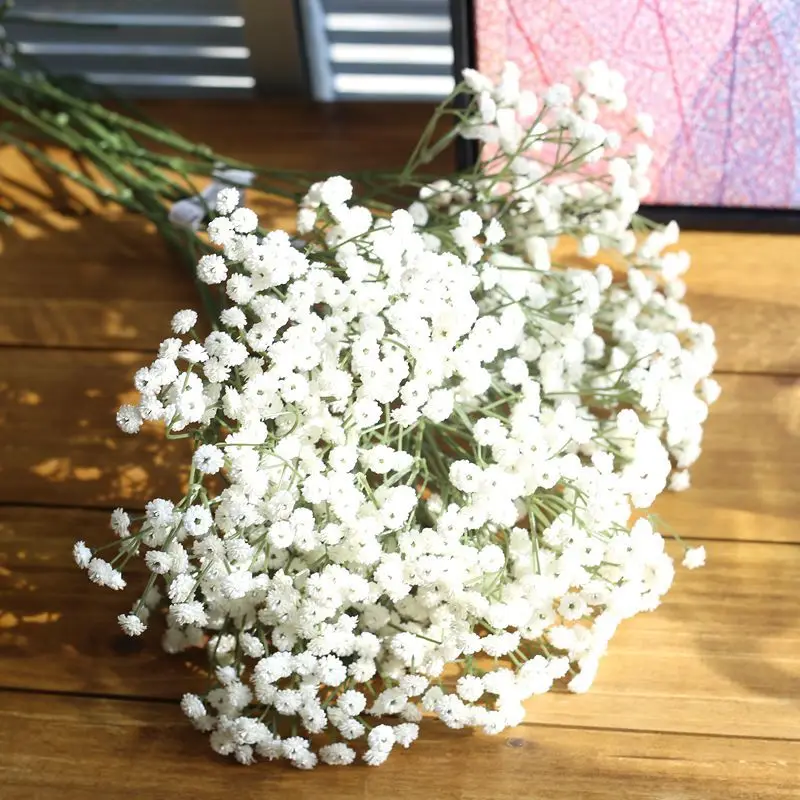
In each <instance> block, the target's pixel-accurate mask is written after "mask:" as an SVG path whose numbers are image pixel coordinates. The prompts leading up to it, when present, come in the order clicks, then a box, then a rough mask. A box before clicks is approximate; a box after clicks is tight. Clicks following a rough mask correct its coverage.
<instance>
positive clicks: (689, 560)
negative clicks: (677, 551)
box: [682, 545, 706, 569]
mask: <svg viewBox="0 0 800 800" xmlns="http://www.w3.org/2000/svg"><path fill="white" fill-rule="evenodd" d="M682 563H683V566H684V567H686V568H687V569H697V568H698V567H702V566H703V565H704V564H705V563H706V549H705V547H703V546H702V545H701V546H700V547H689V548H687V549H686V552H685V553H684V556H683V562H682Z"/></svg>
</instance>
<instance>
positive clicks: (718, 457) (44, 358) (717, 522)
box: [0, 347, 800, 541]
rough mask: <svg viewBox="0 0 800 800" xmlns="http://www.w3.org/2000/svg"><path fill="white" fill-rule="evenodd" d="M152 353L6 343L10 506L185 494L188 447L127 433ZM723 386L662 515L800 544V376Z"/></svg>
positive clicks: (716, 533)
mask: <svg viewBox="0 0 800 800" xmlns="http://www.w3.org/2000/svg"><path fill="white" fill-rule="evenodd" d="M150 360H151V357H150V356H149V355H148V354H143V353H131V352H125V351H98V352H92V351H81V350H78V351H64V350H51V349H48V350H42V349H25V348H12V347H8V348H0V430H2V431H3V439H2V441H0V453H2V454H3V458H2V459H0V476H2V480H1V481H0V502H2V501H6V502H24V503H40V504H43V505H78V506H101V507H109V506H111V507H113V506H116V505H124V506H130V507H140V506H142V505H143V504H144V502H145V501H146V500H148V499H150V498H152V497H154V496H158V495H161V494H165V495H167V496H170V495H174V493H175V492H176V491H177V489H178V486H179V476H180V474H181V469H182V466H183V463H184V462H183V460H182V458H181V454H182V453H185V452H186V451H185V449H184V448H181V446H180V443H174V442H166V441H164V439H163V437H162V435H161V430H160V428H158V427H157V426H155V425H148V426H145V428H144V429H143V430H142V432H141V433H140V434H139V435H137V436H127V435H125V434H123V433H121V432H120V431H119V430H118V429H117V427H116V425H115V423H114V412H115V410H116V408H117V407H118V405H119V404H120V403H122V402H128V401H129V400H131V399H133V398H134V397H135V392H133V391H132V375H133V373H134V372H135V370H136V369H137V368H138V367H139V366H141V365H142V364H144V363H149V361H150ZM720 382H721V383H722V387H723V394H722V397H721V399H720V400H719V401H718V403H717V404H716V405H715V406H714V407H713V408H712V410H711V414H710V417H709V421H708V425H707V431H706V436H705V445H704V454H703V456H702V457H701V459H700V461H699V462H698V464H697V465H696V467H695V470H694V473H693V476H694V477H693V481H694V487H693V489H692V490H691V491H690V492H687V493H685V494H682V495H679V496H676V495H671V496H666V497H663V498H661V499H660V500H659V502H658V504H657V505H656V510H657V511H658V512H659V513H661V514H662V515H663V516H664V517H665V518H666V519H667V520H669V521H670V523H671V524H672V525H673V526H674V527H676V528H677V529H678V530H679V531H680V533H681V534H682V535H684V534H685V535H686V536H689V537H695V538H698V537H705V538H717V537H720V538H725V539H731V538H733V539H751V540H755V541H800V528H798V526H797V525H796V524H795V521H796V519H798V517H800V496H798V493H797V479H796V475H797V473H798V470H800V379H795V378H790V377H782V376H761V375H722V376H720ZM721 464H724V465H725V469H721V468H720V465H721ZM712 520H713V523H714V524H712Z"/></svg>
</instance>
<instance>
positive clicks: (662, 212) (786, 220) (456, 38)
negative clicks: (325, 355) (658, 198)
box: [450, 0, 800, 233]
mask: <svg viewBox="0 0 800 800" xmlns="http://www.w3.org/2000/svg"><path fill="white" fill-rule="evenodd" d="M450 15H451V18H452V39H453V54H454V58H453V70H454V73H455V79H456V81H457V82H458V81H459V80H460V79H461V71H462V70H463V69H465V68H467V67H475V66H476V64H477V42H476V38H475V9H474V5H473V0H450ZM478 153H479V145H478V143H477V142H475V141H468V140H465V139H460V140H458V143H457V145H456V161H457V166H458V168H459V169H465V168H467V167H470V166H472V165H473V164H475V162H476V161H477V159H478ZM641 213H642V214H643V215H644V216H646V217H648V218H649V219H652V220H654V221H655V222H664V223H665V222H669V221H670V220H675V221H676V222H677V223H678V224H679V225H680V226H681V227H682V228H685V229H687V230H707V231H742V232H750V233H753V232H758V233H800V209H785V208H774V209H772V208H752V207H750V208H740V207H723V206H681V205H650V204H646V205H643V206H642V207H641Z"/></svg>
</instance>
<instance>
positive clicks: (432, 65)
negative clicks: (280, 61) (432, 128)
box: [300, 0, 453, 100]
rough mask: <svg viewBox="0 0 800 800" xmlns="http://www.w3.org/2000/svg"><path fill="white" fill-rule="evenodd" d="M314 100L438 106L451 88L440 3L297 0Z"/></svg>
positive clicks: (445, 8)
mask: <svg viewBox="0 0 800 800" xmlns="http://www.w3.org/2000/svg"><path fill="white" fill-rule="evenodd" d="M300 6H301V9H302V11H303V24H304V29H305V36H306V51H307V53H308V57H309V60H310V62H311V63H310V65H309V66H310V70H309V71H310V74H311V76H312V87H313V90H314V93H315V95H316V97H317V98H318V99H321V100H343V99H348V100H352V99H398V100H400V99H403V100H418V99H438V98H442V97H444V96H446V95H447V94H448V93H449V92H450V90H451V89H452V88H453V47H452V44H451V22H450V11H449V3H448V0H301V3H300Z"/></svg>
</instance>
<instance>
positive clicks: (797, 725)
mask: <svg viewBox="0 0 800 800" xmlns="http://www.w3.org/2000/svg"><path fill="white" fill-rule="evenodd" d="M148 110H149V111H150V112H151V113H152V114H153V115H155V116H157V117H158V118H160V119H163V120H164V121H166V122H167V123H169V124H172V125H174V126H175V127H176V128H178V129H179V130H181V131H183V132H185V133H186V134H187V135H188V136H190V137H191V138H197V135H198V134H197V132H198V131H202V132H203V136H206V137H207V139H208V143H209V144H211V145H212V146H213V147H215V148H217V149H218V150H219V151H221V152H225V153H229V154H231V155H233V156H237V157H240V158H244V159H248V160H253V161H257V162H260V163H264V164H271V165H273V166H275V167H276V168H286V169H295V168H297V169H305V170H313V169H320V170H325V171H337V170H347V169H358V168H371V167H382V168H392V167H396V166H398V165H400V164H401V163H402V162H403V161H404V159H405V157H406V155H407V153H408V151H409V149H410V147H411V146H412V144H413V141H414V139H415V138H416V135H417V133H418V132H419V130H420V127H421V125H422V123H423V121H424V120H425V118H426V117H427V115H428V111H429V107H426V106H422V105H416V106H414V105H409V106H402V107H398V106H388V105H379V104H365V105H351V106H340V105H335V106H329V107H312V106H306V105H302V104H296V103H279V104H269V105H258V104H224V103H203V102H188V103H174V102H170V103H161V104H159V103H153V104H149V108H148ZM52 154H53V157H54V158H56V159H59V160H65V159H66V160H69V158H70V157H69V156H68V155H66V154H65V153H63V152H60V151H58V150H54V151H52ZM442 163H444V162H442ZM253 202H254V204H255V205H256V207H257V208H258V209H259V211H261V212H262V213H263V214H265V215H266V218H267V219H268V220H269V221H270V224H280V225H284V226H285V225H287V224H290V223H291V220H290V217H289V216H287V209H286V207H285V206H281V205H276V204H274V203H272V202H266V201H264V200H263V199H262V198H259V197H255V198H253ZM0 206H2V207H3V208H6V209H7V208H14V210H15V211H16V212H17V214H18V218H17V222H16V225H15V227H14V228H13V229H11V230H2V231H0V280H2V285H3V291H2V292H0V436H2V438H0V797H1V798H2V800H30V799H31V798H36V799H37V800H38V799H39V798H41V799H42V800H51V798H59V800H84V798H86V797H91V796H96V797H97V798H102V800H105V798H109V799H110V800H114V798H132V799H133V798H136V799H137V800H138V798H141V797H149V796H153V797H161V796H169V797H176V798H183V797H186V798H189V797H191V798H193V800H195V798H197V799H198V800H202V798H206V797H207V798H215V799H216V798H218V797H221V796H225V795H227V794H229V793H230V792H231V789H232V788H235V793H236V795H237V797H241V798H243V800H248V798H251V797H252V798H255V797H259V798H260V797H263V796H266V795H267V794H269V793H277V796H279V797H280V796H289V795H291V796H295V797H298V798H306V797H308V798H311V797H314V798H316V797H319V796H323V797H325V796H327V797H331V798H334V800H339V799H340V798H359V799H361V798H366V797H369V798H373V797H374V798H382V797H386V796H392V795H396V796H399V797H413V798H419V800H423V799H424V800H429V798H437V799H438V798H443V799H444V800H455V798H467V799H468V800H487V798H491V800H495V798H497V799H498V800H506V798H508V799H509V800H510V798H514V799H515V800H516V798H520V797H522V798H529V797H530V798H537V800H538V798H539V797H547V798H548V800H583V798H589V799H590V800H591V799H592V798H596V799H597V800H600V799H601V798H602V799H603V800H606V799H607V800H633V799H634V798H635V799H636V800H756V799H758V800H789V798H795V797H797V796H798V791H800V753H798V748H800V627H799V626H798V622H797V609H798V604H797V599H796V597H797V589H796V587H797V586H798V585H799V584H800V547H798V543H800V534H798V525H797V521H798V520H799V519H800V492H798V486H800V484H798V480H797V477H796V476H797V474H798V472H799V471H800V378H798V377H796V376H798V375H800V313H799V312H800V266H799V265H800V238H798V237H789V236H756V235H751V234H732V233H731V234H714V233H695V232H692V233H687V234H685V235H684V237H683V241H682V244H683V246H684V247H685V248H686V249H688V250H690V252H691V253H692V255H693V267H692V270H691V271H690V273H689V275H688V284H689V295H688V300H689V302H690V304H691V306H692V309H693V313H694V315H695V317H696V318H698V319H704V320H706V321H708V322H711V323H712V324H713V325H715V327H716V328H717V333H718V346H719V351H720V361H719V367H720V369H721V370H723V371H727V372H730V373H739V374H723V375H721V376H720V382H721V383H722V386H723V395H722V398H721V399H720V400H719V402H718V404H717V405H716V406H715V407H713V408H712V411H711V415H710V417H709V421H708V426H707V433H706V441H705V452H704V454H703V456H702V458H701V460H700V462H699V463H698V464H697V465H696V467H695V469H694V470H693V484H694V486H693V488H692V490H691V491H689V492H686V493H683V494H680V495H667V496H665V497H663V498H661V499H660V500H659V501H658V504H657V507H656V510H657V511H658V512H659V513H660V514H661V515H662V516H663V517H664V518H665V519H666V520H667V521H668V522H670V523H671V524H672V525H673V526H674V527H675V528H676V529H677V530H678V531H679V532H680V533H681V534H683V535H685V536H687V537H688V538H691V539H693V540H697V541H704V542H705V544H706V546H707V549H708V566H707V567H706V568H705V569H703V570H700V571H697V572H691V573H689V572H685V571H681V570H679V574H678V577H677V579H676V584H675V587H674V588H673V591H672V592H671V593H670V594H669V595H668V596H667V599H666V601H665V603H664V604H663V605H662V607H661V608H659V609H658V610H657V611H656V612H655V613H652V614H646V615H641V616H640V617H638V618H635V619H633V620H630V621H627V622H626V623H623V625H622V626H621V628H620V630H619V632H618V634H617V636H616V637H615V638H614V640H613V641H612V643H611V647H610V650H609V654H608V656H607V657H606V659H605V660H604V661H603V664H602V665H601V669H600V673H599V675H598V678H597V681H596V683H595V685H594V687H593V689H592V691H591V692H590V693H588V694H586V695H580V696H578V695H570V694H567V693H553V694H550V695H547V696H544V697H540V698H536V699H535V700H533V701H532V702H531V703H530V704H529V706H528V717H527V723H526V724H525V725H523V726H521V727H520V728H519V729H516V730H514V731H510V732H507V733H506V734H504V735H503V736H501V737H496V738H489V737H485V736H481V735H470V734H466V733H463V732H452V731H447V730H444V729H443V728H441V727H440V726H434V725H432V724H428V723H425V726H426V731H424V736H423V741H422V742H420V743H419V744H418V745H416V746H415V747H414V748H413V749H412V751H411V752H409V753H398V754H396V756H395V757H393V759H391V760H390V761H389V763H388V764H387V765H386V766H385V767H383V768H381V769H380V770H371V769H368V768H362V769H352V770H346V771H339V770H332V769H324V770H322V771H319V772H317V773H314V774H306V773H302V774H301V773H297V772H295V771H293V770H291V769H289V768H286V767H283V766H278V765H274V764H272V765H270V764H263V765H260V766H258V767H255V768H253V769H244V768H241V767H237V766H235V765H231V764H229V763H227V762H225V761H223V760H222V759H219V758H217V757H216V756H214V755H213V754H211V752H210V751H209V750H208V745H207V741H206V739H205V737H204V736H203V735H201V734H197V733H195V732H193V731H192V730H191V729H190V728H189V726H188V724H187V723H186V722H185V721H184V720H183V718H182V717H181V716H180V713H179V711H178V709H177V707H176V705H175V703H174V699H175V698H177V697H178V696H179V695H180V694H181V693H183V692H184V691H187V690H191V689H200V688H202V686H203V684H204V681H205V677H204V674H203V671H202V664H203V657H202V653H199V652H198V653H196V654H193V655H192V654H190V655H188V656H186V655H184V656H178V657H175V656H167V655H166V654H164V653H163V652H161V651H160V649H159V648H158V641H157V640H158V630H157V629H156V626H153V627H154V629H153V630H152V631H149V632H148V633H147V634H146V635H145V636H144V637H143V638H142V639H140V640H131V639H128V638H127V637H123V636H122V635H121V634H120V633H118V632H117V629H116V626H115V622H114V618H115V616H116V615H117V614H118V613H120V612H122V611H126V610H127V609H128V608H129V606H130V603H131V602H132V600H133V598H134V595H135V589H136V586H137V584H139V585H141V583H142V581H143V580H144V574H143V572H142V570H141V567H139V568H137V569H135V570H134V572H133V574H132V575H131V578H130V582H131V587H130V589H129V591H127V592H123V593H114V592H111V591H109V590H104V589H100V588H99V587H95V586H93V585H91V584H90V583H89V582H88V581H87V579H86V577H85V576H84V575H82V574H81V573H80V571H78V570H77V569H76V568H75V567H74V565H73V563H72V559H71V553H70V550H71V546H72V543H73V541H74V540H75V539H76V538H84V539H86V540H87V541H89V542H90V543H92V544H100V543H102V542H104V541H106V540H107V539H108V537H109V536H110V532H109V531H108V528H107V514H106V513H105V512H104V511H101V510H99V509H100V508H103V507H112V506H115V505H117V504H123V505H126V506H129V507H139V506H141V505H142V503H143V502H144V501H145V500H146V499H147V498H149V497H152V496H154V495H157V494H166V495H170V494H173V493H174V492H176V491H177V490H178V487H179V483H180V479H181V470H180V466H181V464H182V462H183V460H184V459H185V453H182V452H181V448H180V443H177V444H175V443H173V444H169V443H166V442H164V440H163V439H162V438H161V435H160V432H159V431H158V430H157V429H155V428H151V429H149V430H146V431H144V432H143V433H142V434H141V435H140V436H138V437H127V436H124V435H123V434H121V433H120V432H118V431H117V429H116V427H115V425H114V420H113V413H114V410H115V408H116V407H117V406H118V405H119V403H120V402H125V401H126V400H128V399H129V398H130V397H131V376H132V374H133V372H134V371H135V369H136V368H137V367H138V366H139V365H140V364H142V363H144V362H146V361H148V360H150V358H151V357H152V355H151V354H152V351H153V349H154V348H155V346H156V345H157V344H158V342H159V341H160V340H161V339H162V338H163V337H164V336H165V335H166V331H167V326H168V323H169V318H170V316H171V315H172V313H174V311H175V310H177V309H178V308H181V307H185V306H187V305H197V303H196V301H195V299H194V298H195V295H194V290H193V288H192V286H191V280H190V277H189V275H188V273H187V271H186V269H185V267H184V266H182V265H181V264H179V263H177V262H176V261H175V260H174V259H173V256H172V255H171V254H170V253H169V252H168V251H167V250H166V248H165V247H164V246H163V244H162V243H161V242H160V240H159V238H158V236H157V235H156V234H155V232H154V231H153V230H152V229H151V228H150V227H149V226H148V225H147V224H146V223H143V222H142V221H140V220H136V219H134V218H132V217H131V216H129V215H126V214H124V213H120V211H119V210H118V209H115V208H113V207H111V206H108V205H105V204H101V203H98V202H97V201H96V199H94V198H92V197H91V196H90V195H89V194H87V193H86V192H83V191H81V190H78V189H76V188H75V187H74V186H71V185H69V184H68V183H64V182H62V181H59V180H53V179H52V177H51V176H48V175H47V174H46V173H43V172H41V171H40V170H37V169H36V168H34V167H33V166H32V165H31V164H30V163H29V162H27V160H26V159H24V158H22V157H20V156H19V154H17V153H15V152H14V151H12V150H10V149H9V148H5V147H1V146H0ZM53 209H55V210H53ZM87 209H88V210H91V211H92V212H93V213H92V215H89V216H87V215H86V211H87ZM741 373H760V374H741ZM78 507H82V508H78ZM673 552H674V553H676V554H678V551H677V550H676V549H675V548H673ZM165 701H167V702H165Z"/></svg>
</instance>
